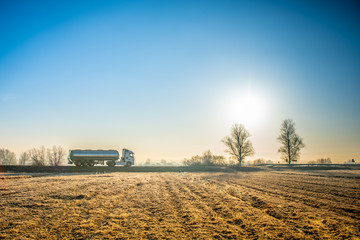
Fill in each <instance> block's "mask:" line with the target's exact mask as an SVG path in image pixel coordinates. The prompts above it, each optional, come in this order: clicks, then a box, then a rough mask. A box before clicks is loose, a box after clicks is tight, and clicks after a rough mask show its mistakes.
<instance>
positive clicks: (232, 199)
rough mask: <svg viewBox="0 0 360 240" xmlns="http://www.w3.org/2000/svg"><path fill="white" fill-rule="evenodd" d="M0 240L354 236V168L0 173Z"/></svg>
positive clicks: (358, 231)
mask: <svg viewBox="0 0 360 240" xmlns="http://www.w3.org/2000/svg"><path fill="white" fill-rule="evenodd" d="M0 198H1V201H0V209H1V212H2V216H1V219H0V239H1V238H4V239H16V238H21V239H26V238H29V239H34V238H35V239H37V238H47V239H66V238H68V239H103V238H114V239H115V238H116V239H129V238H130V239H141V238H145V239H159V238H160V239H161V238H163V239H209V238H211V239H224V238H225V239H258V238H260V239H279V238H280V239H281V238H286V239H288V238H294V239H306V238H309V239H314V238H315V239H324V238H325V239H326V238H328V239H338V238H352V237H353V238H359V237H360V214H359V213H360V171H359V170H353V171H308V172H301V171H287V172H286V171H266V172H265V171H264V172H256V173H245V172H241V173H240V172H239V173H112V174H100V175H79V176H76V175H72V176H46V177H27V178H2V179H0Z"/></svg>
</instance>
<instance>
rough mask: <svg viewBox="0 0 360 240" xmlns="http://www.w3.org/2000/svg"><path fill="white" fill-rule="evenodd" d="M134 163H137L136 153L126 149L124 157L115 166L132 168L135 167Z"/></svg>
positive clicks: (123, 152)
mask: <svg viewBox="0 0 360 240" xmlns="http://www.w3.org/2000/svg"><path fill="white" fill-rule="evenodd" d="M134 163H135V157H134V152H133V151H130V150H129V149H126V148H124V149H123V150H122V156H121V158H120V161H117V162H116V163H115V164H116V165H123V166H128V167H130V166H132V165H134Z"/></svg>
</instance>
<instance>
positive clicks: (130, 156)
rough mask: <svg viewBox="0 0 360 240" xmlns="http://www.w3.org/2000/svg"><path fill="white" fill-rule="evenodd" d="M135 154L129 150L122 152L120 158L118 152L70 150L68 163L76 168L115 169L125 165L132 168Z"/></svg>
mask: <svg viewBox="0 0 360 240" xmlns="http://www.w3.org/2000/svg"><path fill="white" fill-rule="evenodd" d="M134 160H135V159H134V153H133V152H132V151H130V150H128V149H123V150H122V156H121V158H120V155H119V152H118V151H117V150H79V149H76V150H70V151H69V157H68V163H69V164H75V166H77V167H80V166H83V167H84V166H88V167H93V166H94V165H95V164H102V165H104V164H105V163H106V165H108V166H109V167H114V166H115V165H123V166H126V167H130V166H131V165H134Z"/></svg>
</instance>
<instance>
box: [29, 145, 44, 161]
mask: <svg viewBox="0 0 360 240" xmlns="http://www.w3.org/2000/svg"><path fill="white" fill-rule="evenodd" d="M29 155H30V159H31V161H32V165H34V166H45V158H46V151H45V147H44V146H41V147H40V148H33V149H31V150H30V151H29Z"/></svg>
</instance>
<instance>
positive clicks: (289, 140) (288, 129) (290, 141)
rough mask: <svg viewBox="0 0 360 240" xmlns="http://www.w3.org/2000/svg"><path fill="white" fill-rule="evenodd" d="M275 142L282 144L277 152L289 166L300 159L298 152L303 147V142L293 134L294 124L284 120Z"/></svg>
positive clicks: (289, 120)
mask: <svg viewBox="0 0 360 240" xmlns="http://www.w3.org/2000/svg"><path fill="white" fill-rule="evenodd" d="M277 140H278V141H279V142H280V143H281V144H282V146H281V147H280V148H279V150H278V152H280V153H281V154H282V158H283V159H284V160H285V161H286V162H287V163H289V164H291V163H292V162H296V161H297V160H299V157H300V150H301V149H302V148H303V147H305V144H304V143H303V140H302V139H301V138H300V137H299V135H297V134H296V132H295V123H294V121H293V120H291V119H285V120H284V121H283V122H282V124H281V127H280V135H279V137H278V138H277Z"/></svg>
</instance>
